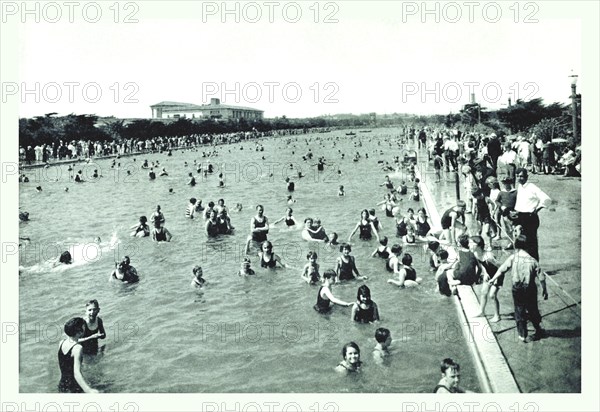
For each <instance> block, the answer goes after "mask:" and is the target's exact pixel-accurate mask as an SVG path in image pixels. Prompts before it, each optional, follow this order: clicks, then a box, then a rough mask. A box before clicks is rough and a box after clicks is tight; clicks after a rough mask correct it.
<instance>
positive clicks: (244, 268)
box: [238, 258, 256, 276]
mask: <svg viewBox="0 0 600 412" xmlns="http://www.w3.org/2000/svg"><path fill="white" fill-rule="evenodd" d="M255 274H256V273H255V272H254V270H252V268H251V267H250V259H248V258H244V260H243V261H242V265H241V268H240V270H239V272H238V275H239V276H254V275H255Z"/></svg>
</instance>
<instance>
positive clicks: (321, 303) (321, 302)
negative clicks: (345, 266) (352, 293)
mask: <svg viewBox="0 0 600 412" xmlns="http://www.w3.org/2000/svg"><path fill="white" fill-rule="evenodd" d="M336 277H337V275H336V273H335V271H333V270H326V271H325V273H323V284H322V285H321V287H320V288H319V291H318V292H317V303H316V304H315V305H314V306H313V308H314V309H315V310H316V311H317V312H319V313H321V314H326V313H329V312H330V311H331V309H332V307H333V305H334V304H335V305H340V306H346V307H349V306H352V305H353V303H348V302H345V301H343V300H341V299H338V298H336V297H335V296H333V293H332V292H331V287H332V285H333V284H334V283H335V279H336Z"/></svg>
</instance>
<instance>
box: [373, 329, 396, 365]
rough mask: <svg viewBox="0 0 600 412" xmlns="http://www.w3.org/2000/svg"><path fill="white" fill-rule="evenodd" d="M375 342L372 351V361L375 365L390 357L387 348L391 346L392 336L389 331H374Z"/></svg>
mask: <svg viewBox="0 0 600 412" xmlns="http://www.w3.org/2000/svg"><path fill="white" fill-rule="evenodd" d="M375 340H376V341H377V345H375V348H374V349H373V360H374V361H375V363H377V364H382V363H383V362H384V360H385V359H386V358H388V357H389V356H390V351H389V349H388V348H389V347H390V345H391V344H392V334H391V333H390V330H389V329H386V328H378V329H377V330H376V331H375Z"/></svg>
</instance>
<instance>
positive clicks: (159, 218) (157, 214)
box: [150, 205, 165, 226]
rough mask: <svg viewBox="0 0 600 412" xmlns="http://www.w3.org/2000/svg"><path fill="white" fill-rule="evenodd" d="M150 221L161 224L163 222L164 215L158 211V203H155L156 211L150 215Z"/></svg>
mask: <svg viewBox="0 0 600 412" xmlns="http://www.w3.org/2000/svg"><path fill="white" fill-rule="evenodd" d="M150 221H151V222H152V223H153V224H156V223H159V225H161V226H162V225H163V224H164V223H165V216H164V215H163V213H162V212H161V211H160V205H156V211H155V212H154V213H152V216H150Z"/></svg>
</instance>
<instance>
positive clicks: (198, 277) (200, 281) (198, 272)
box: [192, 265, 206, 288]
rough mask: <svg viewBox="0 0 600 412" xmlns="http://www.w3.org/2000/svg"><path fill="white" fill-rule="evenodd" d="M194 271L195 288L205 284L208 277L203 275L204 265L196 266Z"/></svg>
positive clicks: (193, 281) (193, 283)
mask: <svg viewBox="0 0 600 412" xmlns="http://www.w3.org/2000/svg"><path fill="white" fill-rule="evenodd" d="M192 273H193V274H194V277H193V278H192V286H193V287H195V288H201V287H202V286H204V284H205V283H206V279H204V278H203V277H202V267H201V266H198V265H196V266H194V268H193V269H192Z"/></svg>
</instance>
